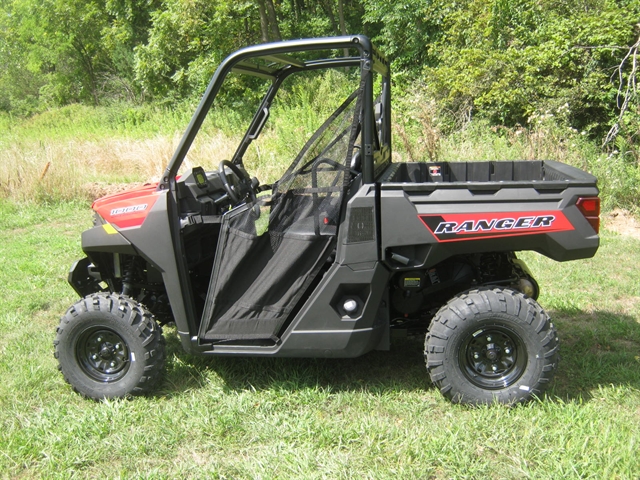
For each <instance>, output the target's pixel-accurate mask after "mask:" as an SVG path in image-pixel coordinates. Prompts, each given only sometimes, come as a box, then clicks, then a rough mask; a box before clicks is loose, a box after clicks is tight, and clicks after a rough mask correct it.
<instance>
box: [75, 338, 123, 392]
mask: <svg viewBox="0 0 640 480" xmlns="http://www.w3.org/2000/svg"><path fill="white" fill-rule="evenodd" d="M76 358H77V359H78V363H79V364H80V367H81V368H82V370H83V371H84V372H85V373H86V374H87V375H88V376H89V377H91V378H93V379H94V380H97V381H99V382H114V381H116V380H119V379H120V378H122V377H123V376H124V375H125V374H126V373H127V370H129V347H128V345H127V344H126V342H125V341H124V340H123V339H122V337H121V336H120V335H118V334H117V333H116V332H114V331H113V330H111V329H108V328H104V327H94V328H90V329H88V330H85V331H84V332H83V333H82V335H81V336H80V338H79V340H78V343H77V344H76Z"/></svg>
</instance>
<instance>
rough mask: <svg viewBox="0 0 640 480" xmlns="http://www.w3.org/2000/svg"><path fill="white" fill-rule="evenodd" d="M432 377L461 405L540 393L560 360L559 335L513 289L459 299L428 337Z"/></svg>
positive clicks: (442, 314) (486, 291)
mask: <svg viewBox="0 0 640 480" xmlns="http://www.w3.org/2000/svg"><path fill="white" fill-rule="evenodd" d="M425 357H426V361H427V369H428V371H429V375H430V377H431V380H432V381H433V382H434V384H435V385H436V386H438V387H439V388H440V391H441V392H442V394H443V395H444V396H445V397H447V398H449V399H451V400H452V401H453V402H456V403H466V404H474V405H476V404H488V403H494V402H497V403H504V404H513V403H518V402H523V401H527V400H530V399H531V398H533V397H534V396H538V395H540V394H541V393H542V392H543V391H544V390H545V389H546V388H547V386H548V385H549V382H550V381H551V379H552V377H553V374H554V372H555V369H556V367H557V364H558V337H557V334H556V330H555V327H554V326H553V324H552V323H551V320H550V319H549V316H548V315H547V314H546V312H545V311H544V310H543V309H542V308H541V307H540V305H539V304H538V303H537V302H536V301H535V300H533V299H531V298H528V297H527V296H525V295H523V294H522V293H520V292H516V291H514V290H510V289H500V288H495V289H488V288H487V289H479V290H472V291H469V292H466V293H464V294H462V295H459V296H457V297H454V298H453V299H452V300H450V301H449V302H448V303H447V304H446V305H445V306H444V307H442V308H441V309H440V310H439V311H438V313H437V314H436V316H435V317H434V319H433V322H432V324H431V326H430V328H429V332H428V333H427V337H426V340H425Z"/></svg>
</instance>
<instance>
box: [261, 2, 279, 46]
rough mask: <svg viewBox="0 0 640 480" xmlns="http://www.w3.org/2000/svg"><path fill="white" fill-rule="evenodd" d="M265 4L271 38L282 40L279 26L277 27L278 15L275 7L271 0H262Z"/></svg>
mask: <svg viewBox="0 0 640 480" xmlns="http://www.w3.org/2000/svg"><path fill="white" fill-rule="evenodd" d="M264 2H265V4H266V5H267V13H268V15H269V26H270V27H271V34H272V36H273V40H277V41H280V40H282V35H281V34H280V27H278V17H276V9H275V7H274V6H273V1H272V0H264Z"/></svg>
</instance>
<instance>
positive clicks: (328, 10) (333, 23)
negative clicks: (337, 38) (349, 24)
mask: <svg viewBox="0 0 640 480" xmlns="http://www.w3.org/2000/svg"><path fill="white" fill-rule="evenodd" d="M320 3H321V4H322V7H323V9H324V11H325V13H326V14H327V16H328V17H329V22H331V28H332V29H333V32H334V34H335V35H340V30H339V27H338V22H336V17H335V15H334V14H333V9H332V8H331V1H327V0H322V1H321V2H320Z"/></svg>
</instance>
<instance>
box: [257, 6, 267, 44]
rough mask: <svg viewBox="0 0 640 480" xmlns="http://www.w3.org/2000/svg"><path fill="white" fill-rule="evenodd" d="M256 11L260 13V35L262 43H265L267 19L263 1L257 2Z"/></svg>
mask: <svg viewBox="0 0 640 480" xmlns="http://www.w3.org/2000/svg"><path fill="white" fill-rule="evenodd" d="M258 11H259V12H260V34H261V35H262V42H263V43H267V42H268V41H269V19H268V18H267V12H266V9H265V6H264V0H258Z"/></svg>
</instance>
